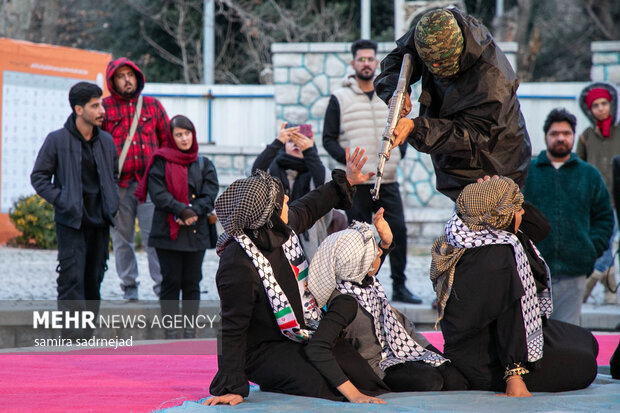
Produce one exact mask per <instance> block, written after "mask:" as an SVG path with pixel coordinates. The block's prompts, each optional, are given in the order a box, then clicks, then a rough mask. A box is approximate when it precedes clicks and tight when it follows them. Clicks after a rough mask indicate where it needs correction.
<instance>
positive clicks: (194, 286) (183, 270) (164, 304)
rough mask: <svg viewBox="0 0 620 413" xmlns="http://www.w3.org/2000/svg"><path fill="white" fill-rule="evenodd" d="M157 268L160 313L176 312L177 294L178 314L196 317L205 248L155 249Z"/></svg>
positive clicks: (170, 313) (169, 314) (168, 314)
mask: <svg viewBox="0 0 620 413" xmlns="http://www.w3.org/2000/svg"><path fill="white" fill-rule="evenodd" d="M155 251H157V258H158V259H159V265H160V268H161V275H162V277H163V279H162V281H161V292H160V294H159V300H160V301H159V303H160V306H161V312H162V315H164V316H175V315H177V314H178V313H179V295H180V294H182V297H183V308H182V314H183V315H184V316H190V317H191V316H196V315H197V314H198V307H199V305H200V280H202V260H203V258H204V255H205V251H204V250H202V251H175V250H169V249H163V248H156V249H155Z"/></svg>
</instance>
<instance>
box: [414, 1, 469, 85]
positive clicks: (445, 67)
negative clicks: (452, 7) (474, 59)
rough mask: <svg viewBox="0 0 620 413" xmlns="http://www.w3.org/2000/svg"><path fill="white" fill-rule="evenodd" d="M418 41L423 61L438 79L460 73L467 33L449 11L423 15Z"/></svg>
mask: <svg viewBox="0 0 620 413" xmlns="http://www.w3.org/2000/svg"><path fill="white" fill-rule="evenodd" d="M414 40H415V47H416V50H417V51H418V54H419V55H420V58H421V59H422V60H423V61H424V64H425V65H426V66H427V67H428V69H429V70H430V71H431V73H433V74H434V75H435V76H437V77H448V76H452V75H455V74H456V73H457V72H458V71H459V58H460V56H461V52H462V51H463V43H464V40H463V33H462V32H461V28H460V27H459V25H458V23H457V21H456V19H455V18H454V15H453V14H452V13H450V12H449V11H448V10H443V9H436V10H431V11H429V12H428V13H426V14H425V15H424V16H422V18H421V19H420V21H419V22H418V24H417V26H416V28H415V35H414Z"/></svg>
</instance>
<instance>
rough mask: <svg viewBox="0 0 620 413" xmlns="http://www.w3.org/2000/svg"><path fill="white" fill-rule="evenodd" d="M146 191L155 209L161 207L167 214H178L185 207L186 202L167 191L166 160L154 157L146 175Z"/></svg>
mask: <svg viewBox="0 0 620 413" xmlns="http://www.w3.org/2000/svg"><path fill="white" fill-rule="evenodd" d="M148 179H149V181H148V191H149V195H150V196H151V201H153V204H154V205H155V207H156V208H157V209H161V210H163V211H165V212H167V213H169V214H173V215H175V216H180V215H181V211H183V210H184V209H185V208H187V204H185V203H183V202H180V201H177V200H176V199H175V198H174V197H173V196H172V194H171V193H170V192H169V191H168V185H167V184H166V160H165V159H164V158H162V157H159V156H158V157H156V158H155V161H154V162H153V165H152V166H151V169H150V170H149V177H148Z"/></svg>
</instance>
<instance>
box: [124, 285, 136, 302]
mask: <svg viewBox="0 0 620 413" xmlns="http://www.w3.org/2000/svg"><path fill="white" fill-rule="evenodd" d="M123 290H124V294H123V299H124V300H125V302H127V303H135V302H137V301H138V287H136V286H130V287H124V288H123Z"/></svg>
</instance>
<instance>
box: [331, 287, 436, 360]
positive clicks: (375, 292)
mask: <svg viewBox="0 0 620 413" xmlns="http://www.w3.org/2000/svg"><path fill="white" fill-rule="evenodd" d="M337 288H338V291H340V292H341V293H343V294H349V295H352V296H354V297H355V298H356V299H357V302H358V303H359V304H360V305H361V306H362V307H363V308H364V309H365V310H366V311H368V313H369V314H370V315H371V316H372V318H373V322H374V327H375V328H374V330H375V335H376V337H377V340H379V345H380V346H381V361H380V362H379V367H380V368H381V370H385V369H387V368H388V367H391V366H394V365H396V364H400V363H405V362H407V361H423V362H425V363H427V364H430V365H431V366H433V367H438V366H440V365H442V364H443V363H445V362H446V361H448V359H446V358H444V357H442V356H441V355H439V354H437V353H434V352H432V351H430V350H427V349H426V348H424V347H423V346H421V345H420V344H418V343H416V341H415V340H414V339H413V338H412V337H411V336H410V335H409V334H408V333H407V331H406V330H405V328H404V327H403V326H402V324H401V323H400V322H399V321H398V319H397V318H396V315H395V314H394V312H393V311H392V307H391V306H390V303H389V301H388V299H387V297H386V295H385V291H383V286H381V283H380V282H379V280H378V279H377V277H373V283H372V284H370V285H369V286H367V287H362V286H360V285H355V284H352V283H351V282H349V281H339V282H338V284H337Z"/></svg>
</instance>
